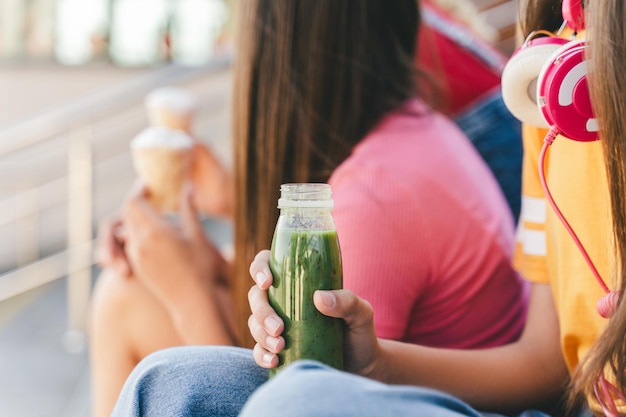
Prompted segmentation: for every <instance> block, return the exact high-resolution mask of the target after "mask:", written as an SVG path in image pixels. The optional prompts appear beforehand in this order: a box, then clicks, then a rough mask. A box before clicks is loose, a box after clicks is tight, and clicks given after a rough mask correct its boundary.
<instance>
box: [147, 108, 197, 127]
mask: <svg viewBox="0 0 626 417" xmlns="http://www.w3.org/2000/svg"><path fill="white" fill-rule="evenodd" d="M148 119H149V121H150V124H151V125H153V126H164V127H169V128H170V129H175V130H182V131H183V132H187V133H190V132H191V123H192V121H193V112H191V111H189V112H180V111H174V110H172V109H169V108H167V107H164V106H162V107H157V106H153V107H151V108H150V109H149V110H148Z"/></svg>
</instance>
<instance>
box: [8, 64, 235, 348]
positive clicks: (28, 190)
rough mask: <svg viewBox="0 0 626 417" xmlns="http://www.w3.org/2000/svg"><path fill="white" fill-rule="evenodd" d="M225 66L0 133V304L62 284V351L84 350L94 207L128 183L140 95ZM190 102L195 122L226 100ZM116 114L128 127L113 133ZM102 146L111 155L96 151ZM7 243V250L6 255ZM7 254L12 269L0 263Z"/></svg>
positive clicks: (125, 86)
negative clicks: (194, 105) (64, 287)
mask: <svg viewBox="0 0 626 417" xmlns="http://www.w3.org/2000/svg"><path fill="white" fill-rule="evenodd" d="M230 63H231V57H230V56H224V57H221V58H216V59H214V60H213V61H211V62H210V63H208V64H206V65H204V66H198V67H181V66H176V65H168V66H164V67H161V68H158V69H154V70H151V71H149V72H148V73H145V74H143V75H141V76H138V77H136V78H133V79H131V80H129V81H127V82H122V83H119V84H118V85H116V86H115V87H113V88H107V89H106V90H103V91H99V92H97V93H95V94H91V95H89V96H86V97H84V98H81V99H79V100H76V101H74V102H71V103H69V104H66V105H63V106H60V107H58V108H56V109H55V110H53V111H50V112H47V113H45V114H43V115H41V116H38V117H35V118H32V119H30V120H28V121H26V122H24V123H20V124H19V125H15V126H12V127H9V128H6V129H3V130H0V191H2V195H0V231H4V236H2V235H0V239H2V240H3V241H2V242H0V245H3V246H4V247H5V251H4V252H5V255H4V262H3V264H4V265H3V266H4V268H3V269H4V272H3V273H2V274H1V275H0V301H3V300H6V299H8V298H10V297H14V296H16V295H18V294H21V293H24V292H26V291H29V290H31V289H34V288H36V287H38V286H41V285H43V284H46V283H49V282H51V281H54V280H57V279H59V278H63V277H66V278H67V302H68V305H67V308H68V312H67V314H68V326H67V327H68V333H67V334H66V336H67V337H66V338H65V340H66V341H67V342H68V344H67V345H66V347H67V348H68V349H70V350H72V349H80V348H81V347H82V346H83V345H84V343H83V342H84V331H85V329H86V316H87V314H86V313H87V308H88V301H89V297H90V290H91V274H92V267H93V265H94V257H93V249H94V237H95V233H94V230H95V228H96V225H97V223H98V222H99V220H100V218H99V217H100V215H98V214H97V213H96V208H97V206H98V204H99V203H98V202H97V201H96V200H97V199H98V198H99V199H101V200H106V199H107V197H106V189H107V187H109V188H114V189H117V190H119V189H120V188H126V187H124V185H122V184H125V183H127V182H128V180H130V181H131V182H132V179H133V177H134V174H133V172H132V168H131V165H130V163H129V160H130V156H129V150H128V146H127V144H128V141H129V139H130V138H129V137H128V135H130V134H131V132H134V131H137V130H138V129H140V128H141V127H142V125H141V124H142V123H144V122H145V120H144V119H143V118H142V117H143V107H142V102H143V97H144V96H145V94H146V93H148V92H149V91H150V90H152V89H153V88H156V87H159V86H162V85H185V84H189V83H193V82H198V80H202V79H208V78H210V77H212V76H213V75H216V74H220V73H224V72H228V68H229V67H230ZM218 82H222V83H223V80H221V81H220V80H218ZM198 98H199V101H200V103H199V113H200V114H199V115H198V118H200V117H206V115H207V114H210V113H216V112H221V111H223V107H224V104H225V101H226V100H227V99H228V97H226V96H223V95H222V96H218V97H215V96H211V94H203V95H200V96H199V97H198ZM131 109H134V110H131ZM202 110H203V111H204V113H205V114H204V116H203V115H202V114H201V112H200V111H202ZM137 115H141V117H137ZM125 116H128V118H130V119H133V120H132V121H131V122H127V127H126V130H125V134H124V133H122V134H120V132H123V131H124V130H123V128H118V126H119V125H120V124H123V123H122V122H121V121H123V120H124V117H125ZM103 125H106V126H108V130H109V131H108V132H105V129H103ZM120 129H121V130H120ZM103 144H104V145H103ZM98 148H99V149H101V151H99V152H97V151H96V150H97V149H98ZM111 148H116V149H118V150H119V152H118V153H117V154H114V155H111V153H114V152H112V151H108V152H104V151H102V149H111ZM99 153H100V154H107V155H105V156H104V157H100V156H98V154H99ZM122 178H123V180H121V179H122ZM96 183H97V184H96ZM96 187H98V190H96ZM103 190H104V191H103ZM109 194H110V193H109ZM118 194H119V192H118ZM118 203H119V199H116V201H114V202H110V201H109V202H108V205H109V206H111V205H112V204H118ZM103 210H104V209H103ZM101 211H102V210H101ZM63 225H65V227H63ZM44 229H45V230H44ZM50 231H51V232H50ZM9 244H11V245H12V246H13V251H9V250H7V249H8V246H6V245H9ZM7 253H8V254H9V255H7ZM11 253H12V257H13V262H10V259H7V258H10V257H11V256H10V254H11ZM0 257H1V254H0ZM0 260H1V259H0ZM0 271H1V270H0Z"/></svg>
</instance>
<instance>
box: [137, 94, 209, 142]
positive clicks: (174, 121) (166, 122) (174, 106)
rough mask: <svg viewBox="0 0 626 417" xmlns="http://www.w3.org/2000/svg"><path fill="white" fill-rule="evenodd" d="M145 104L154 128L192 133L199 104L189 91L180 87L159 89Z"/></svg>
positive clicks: (147, 98)
mask: <svg viewBox="0 0 626 417" xmlns="http://www.w3.org/2000/svg"><path fill="white" fill-rule="evenodd" d="M144 104H145V106H146V112H147V114H148V121H149V122H150V124H151V125H152V126H165V127H169V128H170V129H176V130H182V131H184V132H187V133H191V124H192V122H193V117H194V115H195V112H196V107H197V103H196V99H195V97H194V96H193V94H191V93H190V92H189V91H187V90H185V89H184V88H179V87H161V88H157V89H155V90H153V91H152V92H150V93H149V94H148V95H147V96H146V98H145V101H144Z"/></svg>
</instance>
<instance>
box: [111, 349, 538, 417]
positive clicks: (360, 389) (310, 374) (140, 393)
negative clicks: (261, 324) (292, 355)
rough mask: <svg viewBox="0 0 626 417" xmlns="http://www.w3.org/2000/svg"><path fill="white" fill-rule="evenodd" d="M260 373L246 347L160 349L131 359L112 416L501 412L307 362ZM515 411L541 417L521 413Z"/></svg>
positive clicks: (363, 416)
mask: <svg viewBox="0 0 626 417" xmlns="http://www.w3.org/2000/svg"><path fill="white" fill-rule="evenodd" d="M267 378H268V374H267V370H265V369H262V368H260V367H259V366H257V365H256V363H255V362H254V359H253V358H252V351H250V350H247V349H241V348H234V347H219V346H204V347H200V346H195V347H178V348H171V349H165V350H162V351H159V352H156V353H153V354H151V355H149V356H148V357H146V358H145V359H144V360H142V361H141V363H139V365H137V367H136V368H135V370H134V371H133V372H132V374H131V375H130V376H129V378H128V380H127V381H126V384H125V385H124V388H123V389H122V393H121V394H120V397H119V399H118V402H117V404H116V406H115V409H114V410H113V413H112V414H111V417H122V416H123V417H133V416H134V417H138V416H143V417H160V416H163V417H166V416H167V417H192V416H198V417H200V416H201V417H211V416H219V417H236V416H240V417H282V416H290V417H292V416H298V417H308V416H311V417H313V416H316V417H317V416H323V417H332V416H342V417H368V416H372V417H374V416H376V417H379V416H396V415H397V416H430V417H458V416H470V417H496V416H498V417H500V416H499V415H496V414H488V413H479V412H477V411H476V410H474V409H472V408H471V407H470V406H468V405H467V404H465V403H464V402H462V401H460V400H458V399H456V398H454V397H452V396H450V395H447V394H445V393H442V392H440V391H436V390H432V389H427V388H419V387H412V386H400V385H386V384H382V383H380V382H376V381H373V380H371V379H367V378H363V377H360V376H356V375H352V374H349V373H346V372H339V371H337V370H334V369H332V368H329V367H327V366H325V365H322V364H320V363H317V362H312V361H300V362H297V363H295V364H293V365H291V366H288V367H287V368H285V369H284V370H282V371H281V372H280V373H279V374H278V375H277V376H276V377H274V378H272V380H271V381H269V382H267ZM266 382H267V383H266ZM519 417H547V416H546V414H543V413H539V412H537V411H527V412H524V413H522V414H520V416H519Z"/></svg>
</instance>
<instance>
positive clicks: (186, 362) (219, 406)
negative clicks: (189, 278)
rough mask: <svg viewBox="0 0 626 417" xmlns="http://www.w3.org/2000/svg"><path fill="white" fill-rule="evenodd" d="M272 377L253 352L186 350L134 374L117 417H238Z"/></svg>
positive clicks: (147, 362)
mask: <svg viewBox="0 0 626 417" xmlns="http://www.w3.org/2000/svg"><path fill="white" fill-rule="evenodd" d="M267 378H268V372H267V370H266V369H263V368H261V367H259V366H258V365H257V364H256V363H255V362H254V359H253V358H252V351H251V350H248V349H241V348H234V347H222V346H186V347H176V348H170V349H164V350H161V351H158V352H155V353H152V354H150V355H148V356H147V357H145V358H144V359H143V360H142V361H141V362H140V363H139V364H138V365H137V366H136V367H135V369H134V370H133V372H132V373H131V374H130V376H129V377H128V379H127V380H126V383H125V385H124V387H123V389H122V392H121V393H120V396H119V398H118V400H117V404H116V405H115V408H114V409H113V412H112V414H111V417H121V416H124V417H129V416H163V417H190V416H202V417H209V416H220V417H237V415H239V412H240V411H241V408H242V407H243V404H244V403H245V402H246V400H247V399H248V398H249V397H250V395H251V394H252V393H253V392H254V391H255V390H256V389H257V388H258V387H259V386H260V385H261V384H263V383H264V382H265V381H267Z"/></svg>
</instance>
